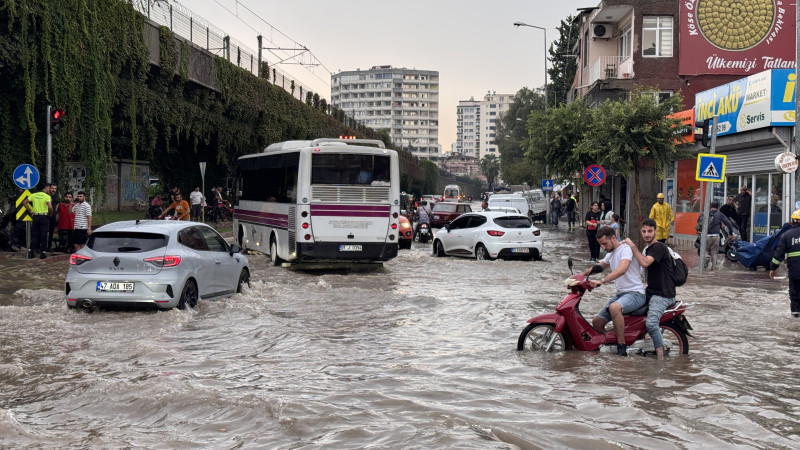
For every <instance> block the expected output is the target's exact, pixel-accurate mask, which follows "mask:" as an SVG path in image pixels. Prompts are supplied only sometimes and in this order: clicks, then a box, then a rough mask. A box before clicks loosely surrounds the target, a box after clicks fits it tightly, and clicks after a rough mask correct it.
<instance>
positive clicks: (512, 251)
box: [511, 248, 531, 253]
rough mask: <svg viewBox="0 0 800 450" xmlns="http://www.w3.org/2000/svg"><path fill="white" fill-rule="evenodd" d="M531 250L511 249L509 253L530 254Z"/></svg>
mask: <svg viewBox="0 0 800 450" xmlns="http://www.w3.org/2000/svg"><path fill="white" fill-rule="evenodd" d="M530 252H531V249H529V248H512V249H511V253H530Z"/></svg>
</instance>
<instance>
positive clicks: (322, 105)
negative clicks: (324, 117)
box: [319, 98, 330, 114]
mask: <svg viewBox="0 0 800 450" xmlns="http://www.w3.org/2000/svg"><path fill="white" fill-rule="evenodd" d="M319 110H320V111H322V112H323V113H326V114H327V113H329V112H330V111H329V110H328V101H327V100H325V99H324V98H321V99H319Z"/></svg>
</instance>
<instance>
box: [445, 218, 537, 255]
mask: <svg viewBox="0 0 800 450" xmlns="http://www.w3.org/2000/svg"><path fill="white" fill-rule="evenodd" d="M543 248H544V243H543V241H542V234H541V232H540V231H539V229H538V228H536V227H535V226H533V224H532V223H531V219H529V218H528V217H527V216H525V215H524V214H515V213H506V212H502V211H485V212H473V213H468V214H464V215H462V216H460V217H458V218H457V219H455V220H454V221H452V222H450V223H449V224H448V225H446V226H445V227H444V228H442V229H441V230H439V231H438V232H437V233H436V234H434V236H433V254H434V255H436V256H445V255H452V256H464V257H467V258H475V259H479V260H482V259H494V258H521V259H530V260H532V259H537V260H539V259H542V250H543Z"/></svg>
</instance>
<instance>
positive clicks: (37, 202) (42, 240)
mask: <svg viewBox="0 0 800 450" xmlns="http://www.w3.org/2000/svg"><path fill="white" fill-rule="evenodd" d="M51 186H52V185H51V184H50V183H47V184H45V185H44V187H43V188H42V190H41V191H39V192H36V193H35V194H31V195H29V196H28V198H26V199H25V200H23V202H22V204H23V206H24V207H25V208H26V209H27V210H28V212H29V213H30V214H31V216H32V217H33V227H32V229H31V247H30V248H29V249H28V258H33V251H34V250H35V249H38V250H39V252H40V253H39V258H40V259H45V258H47V253H46V251H47V232H48V230H49V229H50V215H51V214H52V213H53V204H52V199H51V198H50V194H49V192H50V187H51Z"/></svg>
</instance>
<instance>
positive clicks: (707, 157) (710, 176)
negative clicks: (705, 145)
mask: <svg viewBox="0 0 800 450" xmlns="http://www.w3.org/2000/svg"><path fill="white" fill-rule="evenodd" d="M726 158H727V156H726V155H717V154H712V153H698V154H697V172H696V173H695V176H694V178H695V179H696V180H698V181H710V182H712V183H722V182H723V181H725V163H726V161H727V160H726Z"/></svg>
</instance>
